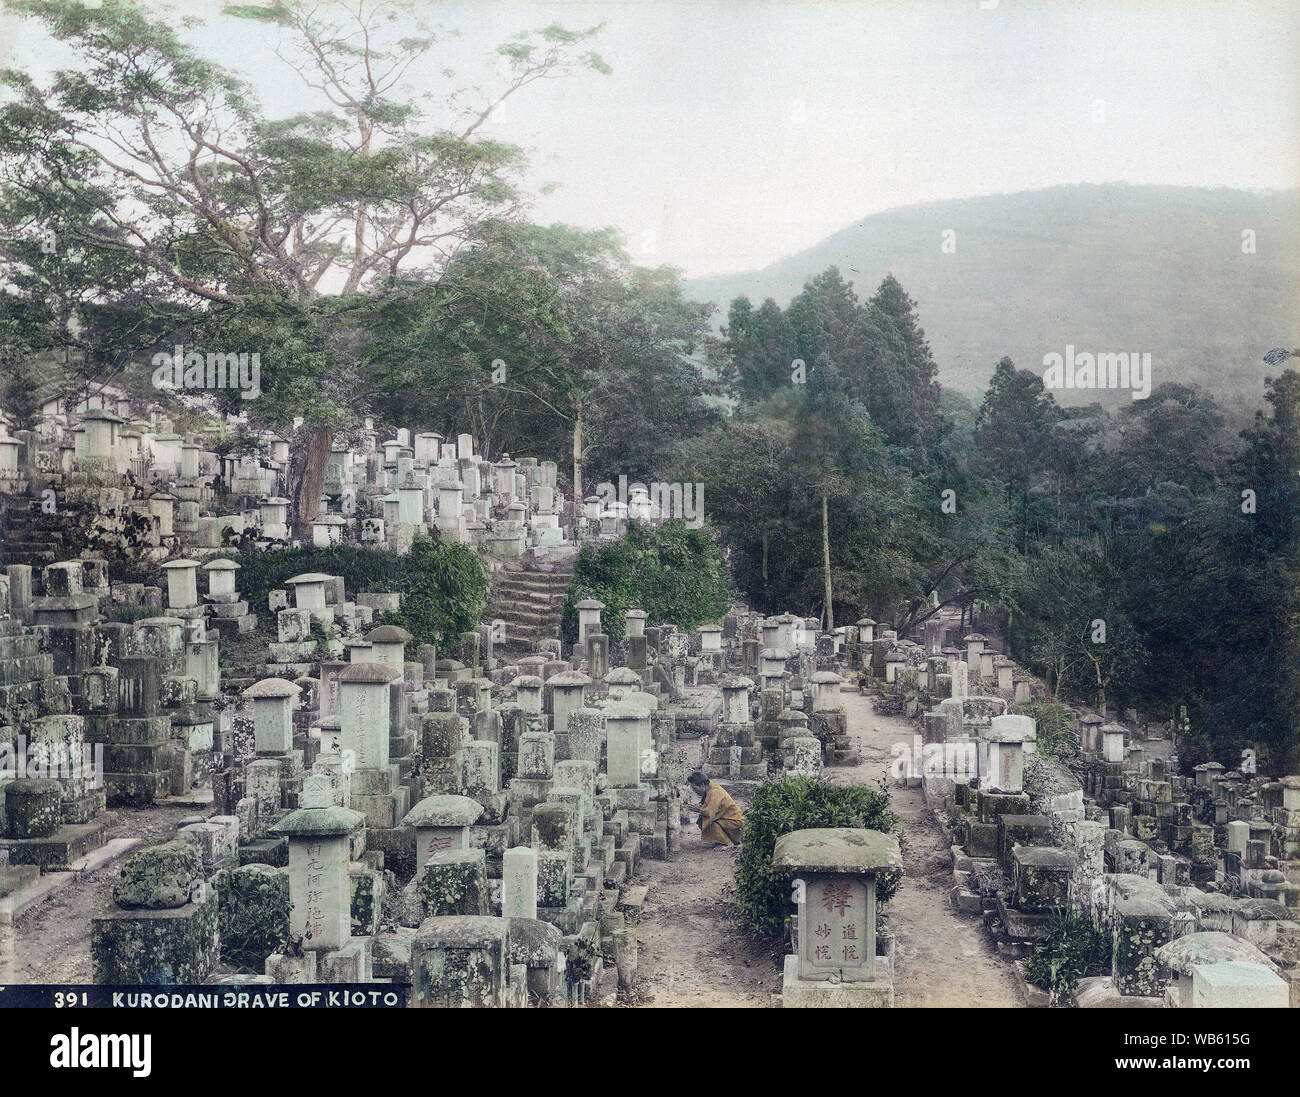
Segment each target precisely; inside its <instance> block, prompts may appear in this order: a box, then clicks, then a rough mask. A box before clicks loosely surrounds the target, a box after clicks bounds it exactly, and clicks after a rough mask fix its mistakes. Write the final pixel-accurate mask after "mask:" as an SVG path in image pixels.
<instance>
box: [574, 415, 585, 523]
mask: <svg viewBox="0 0 1300 1097" xmlns="http://www.w3.org/2000/svg"><path fill="white" fill-rule="evenodd" d="M582 500H583V495H582V401H581V400H575V401H574V402H573V512H574V514H575V515H581V514H582Z"/></svg>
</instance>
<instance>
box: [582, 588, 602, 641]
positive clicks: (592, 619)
mask: <svg viewBox="0 0 1300 1097" xmlns="http://www.w3.org/2000/svg"><path fill="white" fill-rule="evenodd" d="M604 608H605V603H604V602H601V601H599V600H598V599H596V598H584V599H582V601H580V602H579V603H578V643H580V644H584V645H585V644H586V642H587V633H589V632H599V631H600V611H601V610H602V609H604Z"/></svg>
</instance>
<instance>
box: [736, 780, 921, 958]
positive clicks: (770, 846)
mask: <svg viewBox="0 0 1300 1097" xmlns="http://www.w3.org/2000/svg"><path fill="white" fill-rule="evenodd" d="M897 826H898V816H896V815H895V814H894V813H893V811H892V810H891V809H890V804H889V793H888V792H886V791H885V790H884V789H883V788H871V787H869V786H867V785H832V784H829V783H828V782H826V781H818V780H814V779H813V778H810V777H786V778H785V779H783V780H780V781H767V782H764V783H763V784H761V785H759V786H758V790H757V791H756V792H755V793H754V802H753V803H752V804H751V805H750V807H749V810H748V811H746V812H745V833H744V838H743V843H742V845H741V848H740V856H739V857H737V859H736V906H737V908H738V909H739V910H740V914H741V917H742V918H743V919H744V920H745V923H746V924H747V925H748V926H749V927H750V928H751V929H753V930H755V931H756V932H759V933H779V932H780V931H781V930H782V928H783V927H784V926H785V920H786V918H787V917H788V916H789V915H790V913H791V906H790V894H791V881H790V877H789V875H788V874H787V873H784V872H779V871H777V870H776V869H774V868H773V867H772V856H773V854H774V853H775V851H776V840H777V839H778V838H780V837H781V835H783V834H790V833H791V832H793V831H796V830H808V829H810V828H813V827H865V828H867V829H868V830H883V831H892V830H894V829H895V828H896V827H897ZM900 878H901V877H900V874H899V873H898V872H896V871H891V872H884V873H881V874H880V875H878V876H877V877H876V900H877V902H881V903H884V902H887V901H888V900H889V899H890V898H891V897H892V896H893V894H894V892H895V891H897V890H898V884H899V880H900Z"/></svg>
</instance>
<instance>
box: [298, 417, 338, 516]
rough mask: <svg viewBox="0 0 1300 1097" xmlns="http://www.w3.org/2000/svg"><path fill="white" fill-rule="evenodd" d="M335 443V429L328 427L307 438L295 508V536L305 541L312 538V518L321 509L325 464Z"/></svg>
mask: <svg viewBox="0 0 1300 1097" xmlns="http://www.w3.org/2000/svg"><path fill="white" fill-rule="evenodd" d="M333 445H334V431H333V430H332V429H330V428H328V427H327V428H325V429H323V430H321V431H320V432H319V433H317V434H314V435H312V437H311V438H309V439H308V440H307V452H306V454H305V455H304V458H303V469H302V478H301V479H300V480H299V481H298V491H297V494H296V496H295V497H294V508H293V510H294V525H293V529H294V536H295V537H298V538H300V539H301V540H304V541H310V540H311V520H312V519H313V518H315V517H316V513H317V511H319V510H320V493H321V489H322V488H324V486H325V466H326V464H327V462H328V461H329V456H330V448H331V447H332V446H333Z"/></svg>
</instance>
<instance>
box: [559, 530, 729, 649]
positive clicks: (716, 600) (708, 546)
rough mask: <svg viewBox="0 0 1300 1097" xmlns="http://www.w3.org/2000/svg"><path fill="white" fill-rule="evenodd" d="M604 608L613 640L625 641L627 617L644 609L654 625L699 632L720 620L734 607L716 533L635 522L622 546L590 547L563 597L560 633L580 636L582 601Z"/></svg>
mask: <svg viewBox="0 0 1300 1097" xmlns="http://www.w3.org/2000/svg"><path fill="white" fill-rule="evenodd" d="M589 597H590V598H598V599H600V601H602V602H604V603H605V609H604V612H603V613H602V615H601V629H602V631H603V632H604V633H605V634H606V635H607V636H608V637H609V638H610V641H611V642H613V643H616V644H617V643H621V642H622V640H623V631H624V621H623V613H624V611H626V610H629V609H643V610H645V612H646V624H647V625H661V624H672V625H676V626H677V627H678V628H681V629H687V630H689V629H693V628H697V627H698V626H700V625H703V624H707V623H709V622H711V621H719V620H721V618H722V616H723V615H724V614H725V613H726V612H727V611H728V610H729V609H730V608H731V580H730V578H729V577H728V575H727V565H726V562H725V561H724V559H723V556H722V549H721V547H720V546H719V544H718V542H717V540H716V539H715V538H714V536H713V534H712V533H711V532H710V531H709V530H707V529H705V528H700V529H691V528H690V527H688V526H687V525H686V523H685V522H684V521H681V520H676V521H672V522H665V523H664V524H663V525H661V526H650V525H647V524H646V523H644V522H632V523H631V524H630V525H629V526H628V531H627V534H626V535H625V536H623V537H620V538H619V539H618V540H617V541H610V542H607V543H605V544H602V545H599V546H596V545H590V544H588V545H584V546H583V547H582V549H581V551H579V553H578V559H577V561H576V563H575V564H574V567H573V580H572V581H571V582H570V584H569V589H568V592H567V593H566V594H565V597H564V613H563V617H562V618H561V622H560V631H561V635H562V636H563V637H564V639H565V641H566V642H568V643H570V644H571V643H573V642H575V641H576V640H577V639H578V603H579V602H580V601H581V600H582V599H584V598H589Z"/></svg>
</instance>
